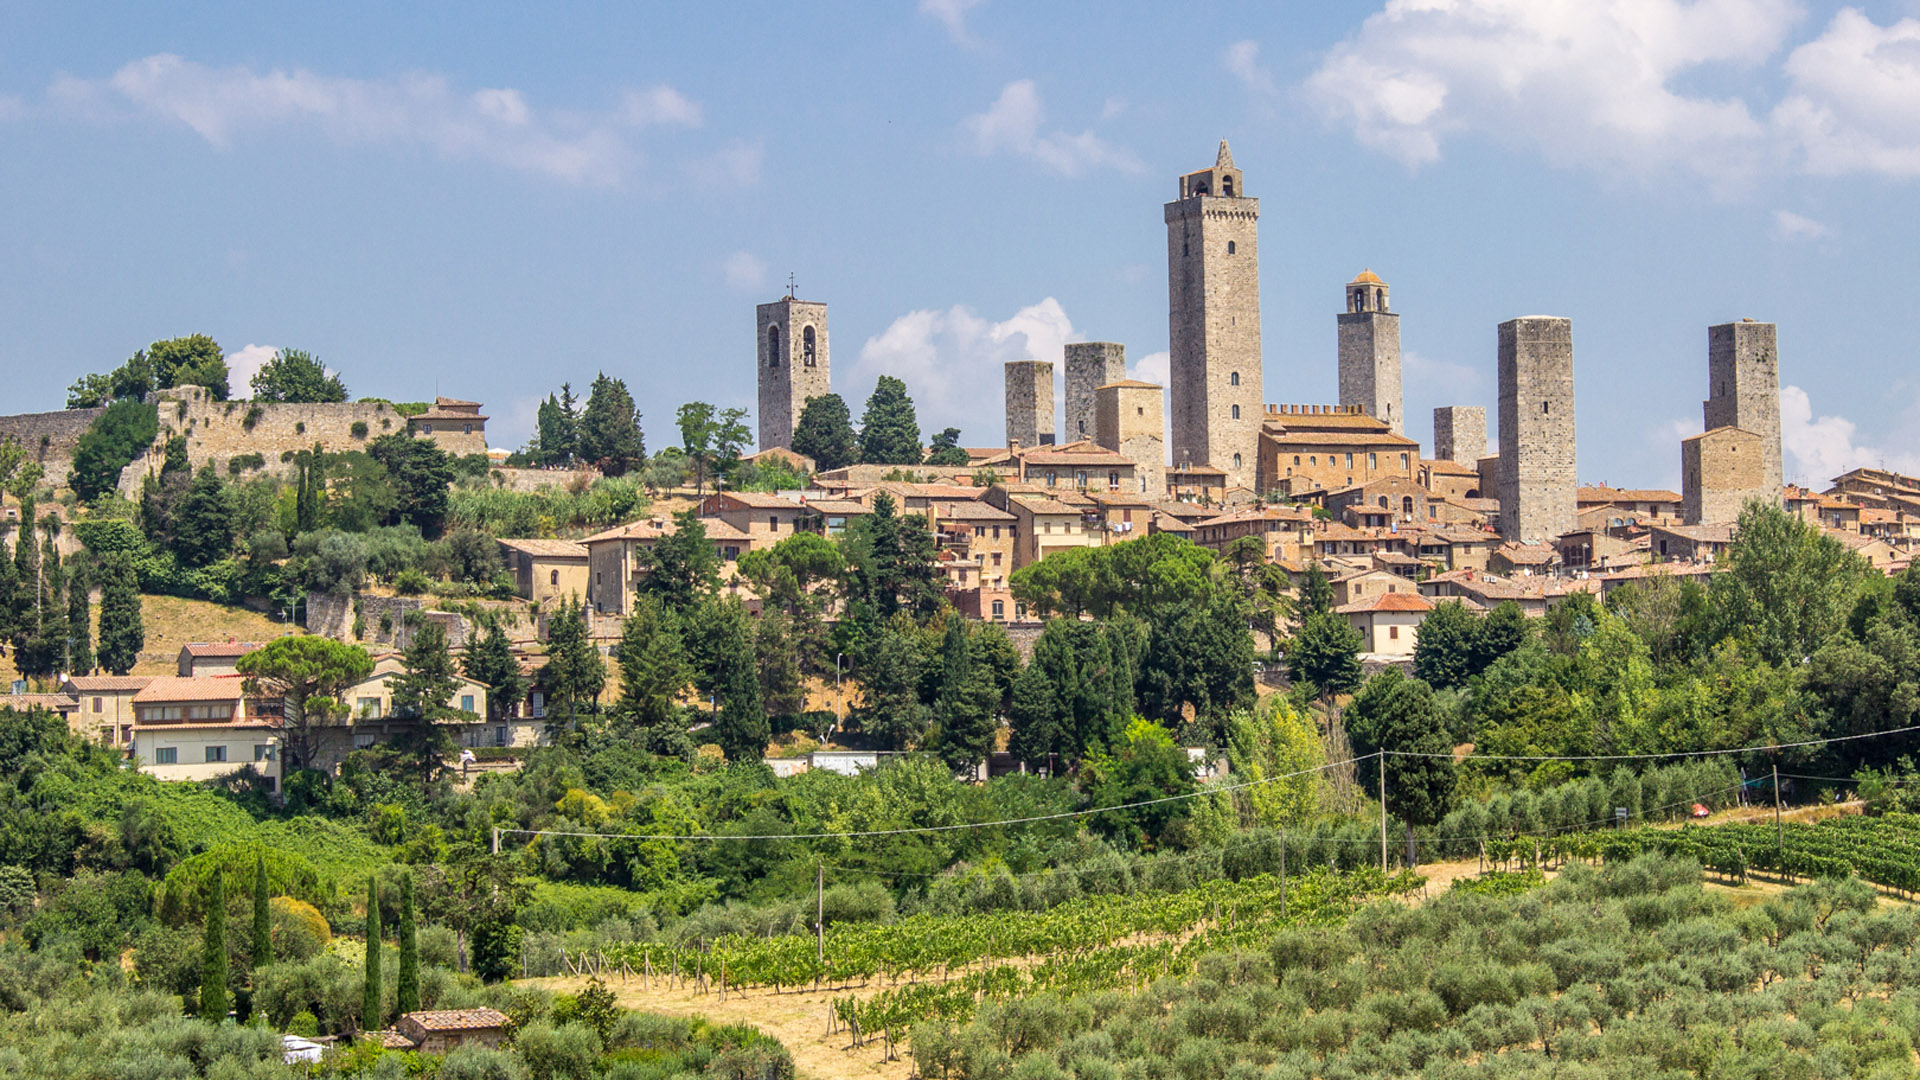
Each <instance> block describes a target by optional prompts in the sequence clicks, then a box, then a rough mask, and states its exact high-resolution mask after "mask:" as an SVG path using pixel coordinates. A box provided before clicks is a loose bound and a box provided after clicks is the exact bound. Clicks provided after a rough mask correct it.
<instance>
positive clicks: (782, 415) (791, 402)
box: [754, 293, 828, 450]
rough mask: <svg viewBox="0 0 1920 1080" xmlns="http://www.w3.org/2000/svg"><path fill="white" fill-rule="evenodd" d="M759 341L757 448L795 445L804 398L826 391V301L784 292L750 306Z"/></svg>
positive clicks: (805, 403) (805, 401) (804, 402)
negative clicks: (757, 304) (769, 302)
mask: <svg viewBox="0 0 1920 1080" xmlns="http://www.w3.org/2000/svg"><path fill="white" fill-rule="evenodd" d="M754 314H755V315H756V316H757V318H756V325H757V327H758V332H757V333H756V335H755V336H756V338H757V339H758V340H759V343H760V345H759V356H760V362H759V371H760V443H759V445H760V449H762V450H770V449H772V448H773V447H776V446H792V445H793V429H794V427H795V426H796V425H798V424H799V423H800V411H801V410H802V409H805V408H806V407H807V399H808V398H811V397H819V396H820V395H822V394H825V393H827V392H828V386H827V305H825V304H816V303H813V302H811V301H807V300H795V299H794V298H793V295H792V294H791V293H789V294H788V295H786V296H784V297H781V298H780V299H778V300H775V301H774V302H773V303H771V304H761V305H760V306H759V307H756V308H754Z"/></svg>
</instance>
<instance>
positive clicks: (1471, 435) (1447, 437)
mask: <svg viewBox="0 0 1920 1080" xmlns="http://www.w3.org/2000/svg"><path fill="white" fill-rule="evenodd" d="M1433 456H1434V459H1435V460H1437V461H1452V462H1457V463H1459V464H1461V465H1465V466H1467V467H1468V468H1472V467H1473V464H1474V462H1476V461H1479V460H1480V459H1481V458H1483V457H1486V456H1487V410H1485V409H1483V408H1481V407H1480V406H1478V405H1442V406H1441V407H1439V408H1437V409H1435V410H1433Z"/></svg>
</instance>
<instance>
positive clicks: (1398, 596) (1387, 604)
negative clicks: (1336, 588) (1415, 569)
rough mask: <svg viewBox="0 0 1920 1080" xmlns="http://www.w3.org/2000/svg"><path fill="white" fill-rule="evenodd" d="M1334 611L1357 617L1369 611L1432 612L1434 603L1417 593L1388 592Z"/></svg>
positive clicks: (1344, 605) (1342, 606) (1342, 605)
mask: <svg viewBox="0 0 1920 1080" xmlns="http://www.w3.org/2000/svg"><path fill="white" fill-rule="evenodd" d="M1333 610H1334V611H1335V612H1337V613H1338V614H1341V615H1357V614H1360V613H1362V612H1368V611H1376V612H1378V611H1407V612H1417V611H1432V610H1433V601H1431V600H1429V599H1427V598H1426V597H1424V596H1420V595H1418V594H1415V593H1404V592H1388V593H1380V594H1379V595H1377V596H1369V597H1367V598H1366V599H1364V600H1355V601H1354V602H1353V603H1351V604H1341V605H1340V606H1339V607H1337V608H1334V609H1333Z"/></svg>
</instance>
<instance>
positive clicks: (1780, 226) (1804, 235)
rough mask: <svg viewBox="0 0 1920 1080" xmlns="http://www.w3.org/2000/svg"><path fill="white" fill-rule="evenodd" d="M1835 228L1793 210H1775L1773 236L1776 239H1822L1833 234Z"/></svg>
mask: <svg viewBox="0 0 1920 1080" xmlns="http://www.w3.org/2000/svg"><path fill="white" fill-rule="evenodd" d="M1832 233H1833V230H1831V229H1829V228H1827V227H1826V226H1825V225H1822V224H1820V223H1819V222H1817V221H1815V220H1813V219H1812V218H1810V217H1803V216H1801V215H1799V214H1796V213H1794V212H1793V211H1791V210H1775V211H1774V212H1773V237H1774V239H1776V240H1821V239H1825V238H1826V237H1828V236H1830V235H1832Z"/></svg>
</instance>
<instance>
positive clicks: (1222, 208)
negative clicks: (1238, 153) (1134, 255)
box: [1165, 139, 1261, 488]
mask: <svg viewBox="0 0 1920 1080" xmlns="http://www.w3.org/2000/svg"><path fill="white" fill-rule="evenodd" d="M1245 192H1246V186H1245V184H1244V183H1243V182H1242V180H1241V176H1240V170H1239V169H1236V168H1234V166H1233V152H1232V151H1230V150H1229V149H1227V143H1226V140H1224V139H1222V140H1221V141H1220V154H1219V156H1218V157H1217V158H1216V159H1215V161H1214V164H1213V168H1211V169H1201V170H1200V171H1198V172H1191V173H1188V174H1187V175H1185V176H1182V177H1181V178H1180V197H1179V198H1177V199H1175V200H1174V201H1173V202H1170V203H1168V204H1166V208H1165V217H1166V222H1167V291H1168V294H1169V295H1168V299H1169V310H1168V320H1167V321H1168V324H1169V328H1170V330H1171V338H1172V347H1173V353H1172V357H1171V359H1170V362H1169V365H1168V368H1169V374H1170V376H1171V378H1170V380H1169V381H1170V382H1171V383H1172V385H1171V387H1170V388H1169V392H1170V393H1171V394H1172V404H1173V432H1172V435H1173V439H1172V447H1171V451H1172V456H1173V464H1174V465H1175V466H1176V467H1180V466H1185V465H1188V464H1193V465H1212V466H1214V467H1215V468H1218V469H1223V470H1225V471H1226V474H1227V484H1228V486H1230V487H1231V486H1235V485H1243V486H1246V487H1249V488H1253V487H1256V486H1257V483H1258V477H1257V476H1256V469H1257V467H1258V466H1257V462H1258V459H1259V456H1260V455H1259V452H1258V451H1259V442H1260V418H1261V396H1260V229H1259V225H1260V200H1258V199H1249V198H1247V197H1246V194H1245Z"/></svg>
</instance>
